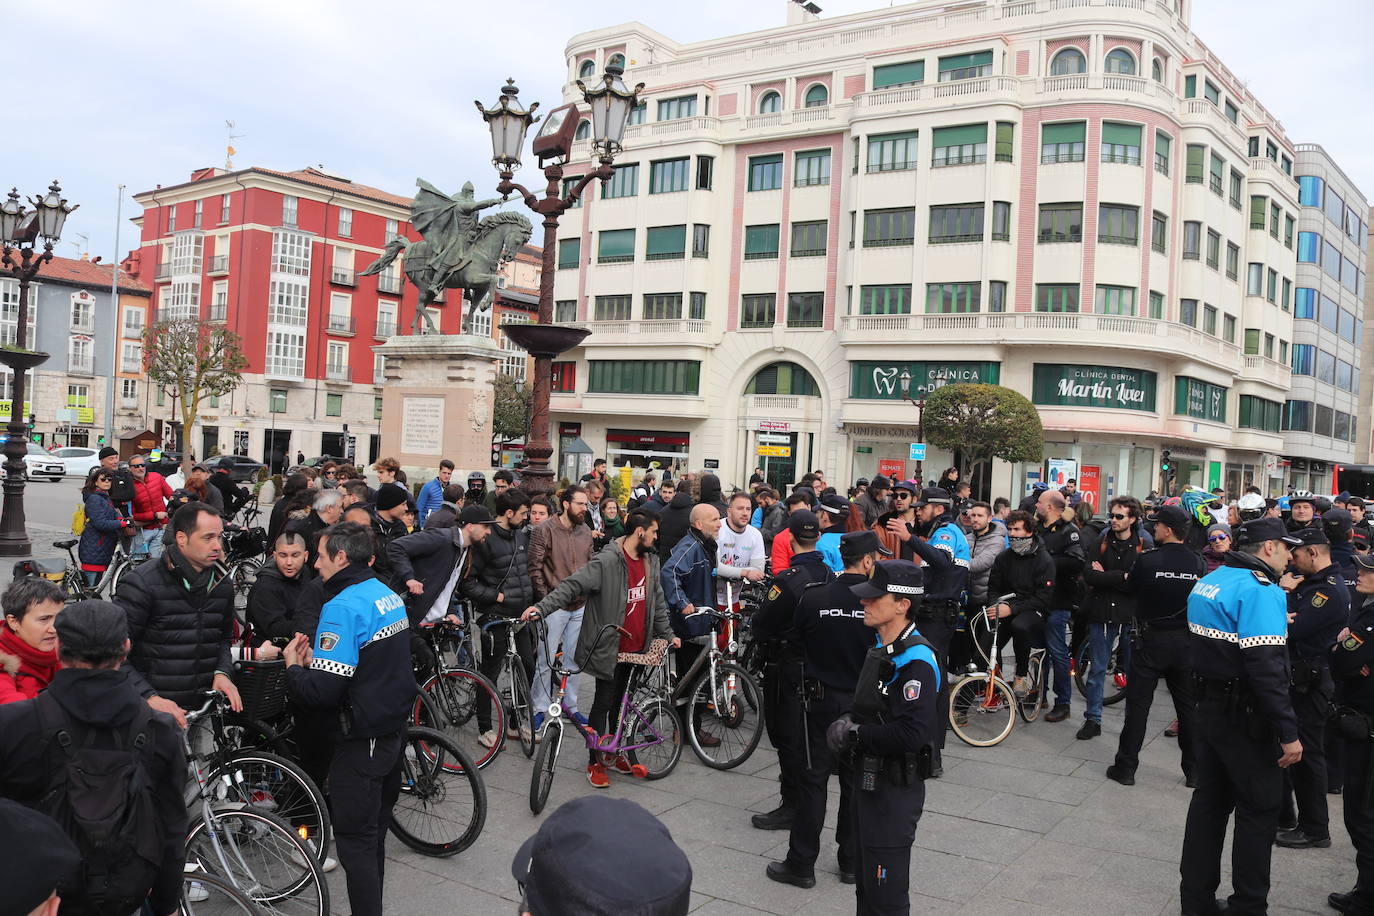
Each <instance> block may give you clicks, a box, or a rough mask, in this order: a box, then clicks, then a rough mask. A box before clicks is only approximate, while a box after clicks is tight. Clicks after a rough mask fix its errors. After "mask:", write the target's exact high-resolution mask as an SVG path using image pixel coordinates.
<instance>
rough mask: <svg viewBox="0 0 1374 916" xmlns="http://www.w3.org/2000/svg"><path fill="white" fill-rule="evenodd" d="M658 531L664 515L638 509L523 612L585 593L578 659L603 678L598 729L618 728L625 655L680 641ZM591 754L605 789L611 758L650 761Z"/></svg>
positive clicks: (592, 772)
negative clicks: (662, 572)
mask: <svg viewBox="0 0 1374 916" xmlns="http://www.w3.org/2000/svg"><path fill="white" fill-rule="evenodd" d="M657 539H658V517H657V516H655V515H653V514H651V513H649V512H643V511H635V512H631V513H630V515H629V517H628V518H626V519H625V536H624V537H621V538H617V539H616V540H614V541H612V542H611V543H609V544H607V545H606V546H605V547H604V548H602V550H601V552H600V553H598V554H597V555H596V556H594V557H592V560H591V562H590V563H587V564H586V565H585V566H583V567H582V568H581V569H579V570H577V571H576V572H574V573H573V574H572V575H570V576H568V577H567V578H565V579H564V580H563V581H562V582H560V583H558V586H557V587H556V588H554V590H553V591H551V592H549V593H548V594H547V595H545V596H544V600H542V601H540V602H539V603H538V604H536V605H533V606H532V607H530V608H528V609H527V610H526V611H525V613H524V618H525V619H526V620H529V619H530V618H532V617H538V616H543V615H544V614H547V613H550V612H552V611H556V610H558V609H559V608H565V607H568V606H569V605H570V604H571V603H573V602H575V601H576V600H577V599H579V598H585V599H586V601H587V603H586V605H585V606H584V608H583V611H582V614H583V616H582V624H583V625H582V631H581V633H580V634H579V635H578V639H577V650H576V651H575V652H574V653H573V663H574V664H575V665H576V666H577V669H578V671H579V672H582V671H585V672H587V673H588V674H590V675H591V676H592V677H594V678H596V695H595V698H594V699H593V700H592V714H591V728H593V729H594V730H595V731H596V733H597V734H598V735H611V734H614V733H615V730H616V727H617V726H618V724H619V723H618V721H617V719H618V717H619V708H620V697H621V695H623V694H624V693H625V688H626V685H628V684H629V681H630V672H631V670H632V668H631V664H630V663H628V662H619V661H617V658H618V655H619V654H620V653H622V652H625V653H645V652H648V651H649V649H650V645H651V643H652V641H653V640H665V641H670V642H671V644H672V645H673V647H674V648H676V647H677V646H679V645H681V642H680V641H679V640H678V639H676V638H675V637H674V636H673V632H672V629H671V628H670V627H669V626H668V604H667V601H666V600H665V599H664V597H663V587H662V586H661V585H660V584H659V581H658V564H659V560H658V552H657V548H656V542H657ZM606 627H619V628H620V633H619V635H617V634H615V633H607V634H604V635H603V634H602V630H603V629H605V628H606ZM598 637H600V639H599V640H598ZM593 647H595V650H596V651H595V652H593V651H592V650H593ZM590 758H591V759H590V761H589V762H588V765H587V780H588V782H590V783H591V784H592V785H593V786H595V787H596V788H598V789H604V788H607V787H608V786H610V784H611V780H610V776H609V774H608V773H607V772H606V767H607V765H609V766H611V767H613V768H614V769H615V770H617V771H618V772H621V773H627V774H630V775H636V776H640V777H642V776H643V775H644V769H643V767H642V766H641V767H635V766H632V765H631V764H630V761H629V760H628V759H627V758H626V756H625V755H624V754H617V755H615V756H614V757H611V756H609V755H607V754H602V753H600V752H598V751H591V752H590Z"/></svg>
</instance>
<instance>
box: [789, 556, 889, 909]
mask: <svg viewBox="0 0 1374 916" xmlns="http://www.w3.org/2000/svg"><path fill="white" fill-rule="evenodd" d="M839 552H840V557H841V559H842V561H843V563H844V571H843V572H842V573H841V574H840V575H839V576H838V577H837V578H835V579H832V580H830V581H829V582H828V583H826V584H825V585H823V586H820V587H817V588H809V589H807V590H806V592H805V593H804V594H803V595H802V599H801V601H800V602H798V604H797V612H796V615H795V616H794V619H793V622H794V625H795V626H796V629H797V634H798V636H799V638H800V641H801V645H802V648H803V650H804V651H805V653H806V666H805V672H804V673H805V681H804V690H805V693H804V704H805V706H806V734H805V736H804V737H805V740H806V742H807V747H808V748H809V751H808V752H807V753H808V755H809V756H808V757H807V760H806V767H805V769H803V770H802V771H801V773H799V774H798V777H799V778H798V784H797V813H796V817H795V819H794V820H793V821H792V835H791V837H790V838H789V842H788V849H787V858H785V859H784V860H783V861H781V862H773V863H770V864H769V866H768V869H767V874H768V877H770V878H772V879H773V880H774V881H781V882H783V883H784V884H794V885H796V886H797V887H814V886H815V884H816V877H815V865H816V857H817V856H818V855H819V854H820V840H821V829H822V827H823V825H824V823H825V801H826V789H827V786H828V784H829V782H830V773H831V771H832V770H833V769H835V768H836V767H837V766H838V768H839V771H840V808H839V811H838V812H837V825H836V830H835V839H836V842H837V844H838V845H839V854H838V859H839V867H840V880H841V881H842V882H844V883H845V884H853V883H854V848H853V833H852V829H851V824H850V798H849V795H850V778H849V762H848V760H847V759H840V760H836V759H835V757H834V755H832V754H831V753H830V748H829V747H828V746H827V744H826V742H825V732H826V729H827V728H829V726H830V723H831V722H834V721H835V720H836V719H838V718H839V717H840V716H841V715H843V714H844V713H846V712H848V711H849V709H850V708H851V707H852V706H853V704H854V685H855V684H857V683H858V681H859V671H860V669H862V668H863V663H864V656H865V655H866V654H867V653H868V650H869V649H870V648H871V647H872V645H873V633H872V631H871V630H869V629H868V627H867V626H865V625H864V610H863V604H862V602H860V600H859V597H858V596H857V595H855V594H854V593H853V592H852V591H850V587H851V586H854V585H858V584H860V583H861V582H867V581H868V577H869V576H870V575H871V574H872V572H873V567H874V566H875V565H876V564H877V561H878V557H879V556H880V555H889V552H888V551H887V550H885V549H884V548H883V546H882V542H880V541H879V540H878V535H877V533H876V532H874V531H854V532H850V533H849V534H845V535H843V536H841V537H840V547H839Z"/></svg>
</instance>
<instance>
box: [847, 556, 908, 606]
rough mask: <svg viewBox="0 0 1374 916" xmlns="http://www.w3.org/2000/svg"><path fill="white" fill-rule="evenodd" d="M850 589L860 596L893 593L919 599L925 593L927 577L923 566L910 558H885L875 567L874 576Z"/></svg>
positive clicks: (876, 596) (898, 596)
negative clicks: (922, 568) (922, 570)
mask: <svg viewBox="0 0 1374 916" xmlns="http://www.w3.org/2000/svg"><path fill="white" fill-rule="evenodd" d="M849 590H850V591H851V592H853V593H854V594H855V595H856V596H858V597H860V598H879V597H881V596H883V595H893V596H895V597H897V598H910V599H911V600H912V601H919V600H920V598H921V595H923V594H925V590H926V589H925V577H924V575H923V574H922V573H921V567H919V566H917V565H916V564H915V563H913V562H911V561H910V560H883V561H882V562H881V563H879V564H878V565H877V566H875V567H874V568H873V576H872V578H870V579H869V580H868V581H867V582H860V583H859V584H858V585H851V586H850V587H849Z"/></svg>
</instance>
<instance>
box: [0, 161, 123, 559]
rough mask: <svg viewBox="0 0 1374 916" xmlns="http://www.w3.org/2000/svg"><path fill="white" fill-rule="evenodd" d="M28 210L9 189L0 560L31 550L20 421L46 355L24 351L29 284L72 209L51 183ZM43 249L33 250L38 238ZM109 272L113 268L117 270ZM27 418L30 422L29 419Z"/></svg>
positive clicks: (4, 227)
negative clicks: (34, 372) (11, 288)
mask: <svg viewBox="0 0 1374 916" xmlns="http://www.w3.org/2000/svg"><path fill="white" fill-rule="evenodd" d="M29 201H30V203H32V204H33V207H34V208H33V210H25V209H24V205H23V204H21V203H20V202H19V191H18V189H11V190H10V193H9V197H8V199H6V201H5V202H4V203H3V204H0V277H12V278H14V279H15V280H18V281H19V308H18V314H17V315H16V316H15V317H16V321H15V327H14V342H13V345H6V346H0V363H3V364H4V365H6V366H9V367H10V369H11V371H12V372H13V373H14V385H13V391H12V397H11V399H10V419H9V424H8V425H7V426H6V429H5V435H6V438H5V448H4V455H5V482H4V485H3V489H4V494H5V496H4V502H3V504H2V505H0V556H6V557H24V556H28V555H29V554H31V553H32V552H33V545H32V544H31V543H30V541H29V533H28V530H27V527H26V524H25V519H24V475H25V468H24V455H25V454H26V453H27V452H28V447H29V436H28V432H29V427H28V424H26V423H25V413H26V411H25V410H24V390H25V381H26V379H25V376H26V374H27V372H28V370H30V369H32V368H34V367H36V366H39V365H42V364H43V363H44V362H46V361H47V359H48V354H46V353H38V352H35V351H33V350H31V349H29V346H30V344H32V343H33V341H30V340H29V339H28V334H29V329H28V326H29V281H30V280H32V279H33V278H34V277H35V276H36V275H37V274H38V271H39V269H40V268H41V267H42V266H43V265H44V264H45V263H47V262H48V261H51V260H52V249H53V246H54V245H55V244H57V242H58V241H59V240H60V239H61V237H62V226H63V225H64V224H65V223H66V221H67V216H68V215H69V214H70V213H71V212H72V211H73V210H75V209H76V206H73V205H70V204H68V203H67V201H66V199H65V198H63V196H62V188H61V187H60V186H59V185H58V183H57V182H56V181H54V182H53V183H52V184H51V185H49V186H48V193H47V194H44V195H43V196H42V197H38V198H29ZM40 235H41V236H42V237H43V250H42V251H38V250H37V249H36V246H37V244H38V237H39V236H40ZM114 269H116V270H118V267H115V268H114ZM30 419H31V418H30Z"/></svg>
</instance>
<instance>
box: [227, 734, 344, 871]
mask: <svg viewBox="0 0 1374 916" xmlns="http://www.w3.org/2000/svg"><path fill="white" fill-rule="evenodd" d="M205 781H206V785H207V786H208V787H209V791H211V792H212V793H214V795H213V797H214V800H215V801H216V802H227V801H233V802H242V803H243V804H247V805H251V806H253V807H255V808H260V809H262V810H264V811H270V812H271V813H273V814H275V815H277V816H278V817H280V818H282V819H283V820H285V821H287V822H289V823H290V824H291V827H292V828H293V829H294V830H295V831H296V835H297V836H299V837H300V838H301V839H303V840H305V841H306V842H307V843H308V844H309V845H310V846H311V848H312V849H313V850H314V852H315V858H316V859H318V860H319V861H320V862H321V863H323V862H324V860H325V859H326V858H327V856H328V852H329V844H330V842H331V841H332V840H333V837H334V831H333V824H332V823H331V822H330V819H329V807H328V805H327V804H326V803H325V800H324V793H322V792H321V791H320V788H319V786H317V785H315V781H314V780H313V779H311V778H310V777H309V776H307V775H306V773H305V771H304V770H302V769H301V768H300V767H299V766H297V765H296V764H294V763H292V762H291V761H290V760H287V759H286V758H285V757H278V756H277V755H276V754H269V753H266V752H263V751H246V752H240V753H236V754H234V755H233V756H232V757H230V758H229V759H228V760H226V761H225V762H224V763H222V764H220V765H219V766H218V767H216V768H215V769H214V770H212V771H211V772H210V773H208V774H207V775H206V777H205Z"/></svg>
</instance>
